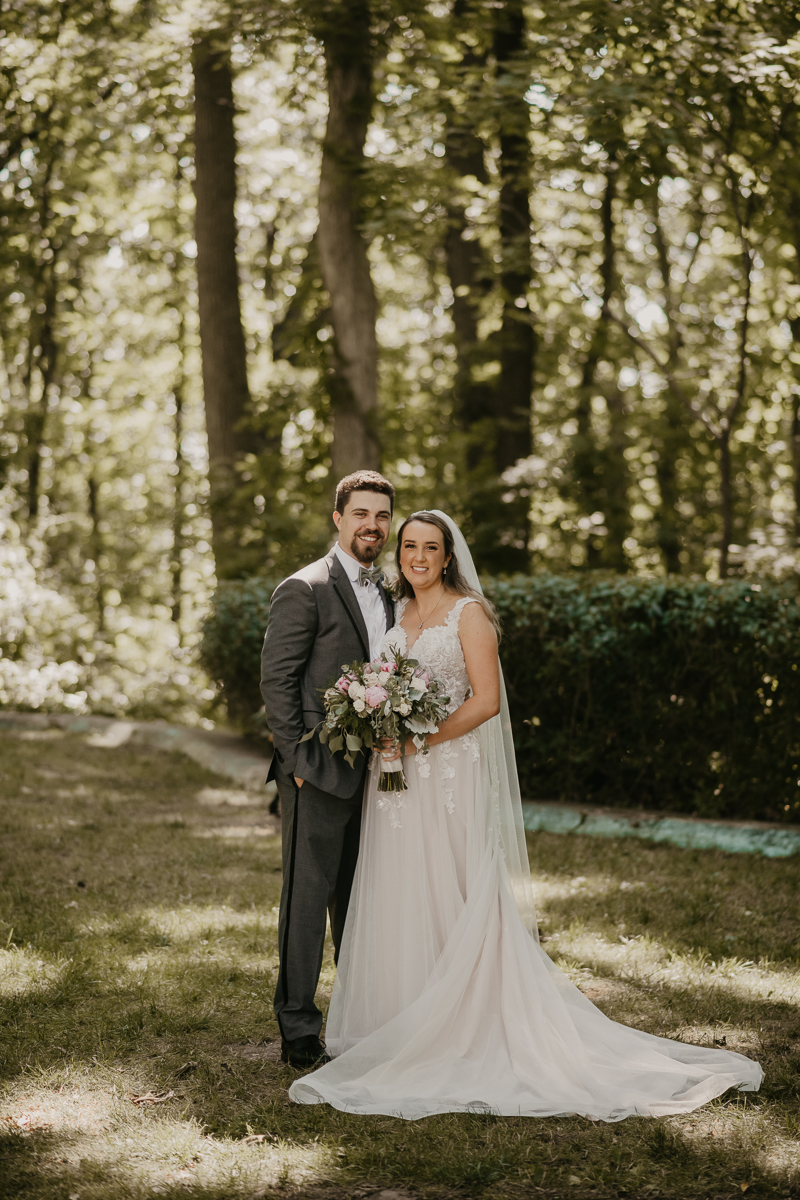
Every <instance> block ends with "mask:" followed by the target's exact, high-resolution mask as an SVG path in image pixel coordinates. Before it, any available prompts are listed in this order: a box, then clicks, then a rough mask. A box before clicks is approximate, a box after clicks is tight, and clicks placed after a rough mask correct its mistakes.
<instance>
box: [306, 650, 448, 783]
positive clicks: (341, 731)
mask: <svg viewBox="0 0 800 1200" xmlns="http://www.w3.org/2000/svg"><path fill="white" fill-rule="evenodd" d="M449 699H450V697H449V696H445V695H444V694H443V685H442V683H441V682H440V681H439V680H438V679H432V678H431V676H430V674H429V672H428V671H425V670H423V669H422V668H421V667H420V664H419V663H418V662H417V660H416V659H414V658H404V657H403V656H402V655H399V654H398V655H395V656H394V657H393V658H389V657H387V655H386V654H382V655H381V657H380V658H378V659H375V660H374V661H373V662H364V663H353V664H352V665H351V666H349V667H348V666H343V667H342V674H341V676H340V678H339V679H337V680H336V683H334V684H333V685H332V686H331V687H329V688H327V689H326V691H325V693H324V695H323V702H324V705H325V714H326V715H325V720H324V721H323V722H322V725H321V727H319V726H318V728H319V740H320V741H321V742H322V743H323V745H327V746H328V749H329V750H330V751H331V752H332V753H336V752H337V751H339V750H344V752H345V754H344V756H345V758H346V760H347V761H348V762H349V763H350V766H351V767H352V766H355V756H356V754H358V753H359V751H360V750H362V749H364V750H372V749H373V748H375V747H379V746H380V743H381V740H382V739H384V738H390V739H391V741H392V743H393V744H394V746H395V747H401V746H402V747H403V748H405V743H406V739H407V738H408V737H409V736H410V737H411V738H412V740H413V742H414V745H415V746H416V747H417V749H418V750H424V749H425V748H426V747H427V744H428V741H427V734H429V733H436V731H437V729H438V728H439V725H440V724H441V722H442V721H443V720H444V719H445V718H446V717H447V704H448V702H449ZM315 732H316V731H315V730H311V731H310V732H309V733H307V734H306V737H305V738H303V739H302V740H303V741H305V740H306V738H310V737H312V736H313V734H314V733H315ZM381 767H382V769H381V774H380V779H379V780H378V791H380V792H404V791H405V790H406V788H407V784H406V780H405V775H404V774H403V764H402V762H401V761H400V760H395V761H394V762H382V764H381Z"/></svg>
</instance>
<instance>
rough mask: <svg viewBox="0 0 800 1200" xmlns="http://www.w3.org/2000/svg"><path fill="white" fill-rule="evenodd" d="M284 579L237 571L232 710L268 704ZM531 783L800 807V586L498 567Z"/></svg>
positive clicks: (568, 790) (661, 804) (718, 812)
mask: <svg viewBox="0 0 800 1200" xmlns="http://www.w3.org/2000/svg"><path fill="white" fill-rule="evenodd" d="M274 587H275V582H274V581H269V580H266V579H251V580H246V581H243V582H232V583H225V584H223V585H221V586H220V588H219V589H218V591H217V594H216V596H215V598H214V605H213V609H212V613H211V615H210V617H209V618H208V620H207V621H206V624H205V628H204V632H203V642H202V659H203V663H204V665H205V667H206V669H207V671H208V672H209V674H210V675H211V676H212V678H213V679H214V680H215V681H216V682H217V683H218V685H219V686H220V688H221V690H222V694H223V696H224V698H225V699H226V701H227V703H228V709H229V712H230V713H231V715H232V716H233V717H234V718H235V719H238V720H242V719H245V718H247V719H252V716H253V714H254V713H255V712H256V709H257V708H258V706H259V704H260V700H259V694H258V680H259V677H260V653H261V644H262V641H263V637H264V632H265V630H266V627H267V621H268V619H269V601H270V597H271V595H272V591H273V590H274ZM486 590H487V594H488V595H489V596H490V597H491V599H492V600H493V602H494V603H495V604H496V605H497V608H498V610H499V612H500V617H501V620H502V623H503V630H504V633H503V640H502V643H501V647H500V650H501V658H502V661H503V670H504V673H505V678H506V684H507V687H508V693H509V701H510V704H511V713H512V720H513V722H514V729H515V742H516V747H517V762H518V766H519V772H520V781H521V785H522V793H523V796H525V797H527V798H528V799H565V800H573V801H580V802H587V803H588V802H591V803H595V804H598V803H601V804H610V805H619V806H624V807H642V808H649V809H657V810H668V811H674V812H682V813H696V814H700V815H702V816H718V817H741V818H751V819H753V818H756V819H760V820H792V821H796V820H798V818H800V802H799V801H798V779H799V778H800V669H799V668H800V604H798V600H797V590H796V588H795V587H793V586H790V585H788V584H777V583H772V584H766V583H765V584H764V585H758V584H755V585H754V584H750V583H746V582H744V581H742V580H729V581H727V582H725V583H719V584H712V583H707V582H705V581H699V582H698V581H694V580H693V581H689V580H677V579H670V580H666V581H665V580H655V579H650V580H644V579H631V578H619V577H617V576H613V575H595V576H587V575H573V576H557V575H549V574H542V575H536V576H533V577H529V576H515V577H513V578H511V579H509V580H497V579H489V580H486Z"/></svg>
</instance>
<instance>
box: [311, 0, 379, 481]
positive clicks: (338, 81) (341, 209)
mask: <svg viewBox="0 0 800 1200" xmlns="http://www.w3.org/2000/svg"><path fill="white" fill-rule="evenodd" d="M314 14H315V15H314V28H315V32H316V34H317V37H318V38H319V39H320V41H321V42H322V44H323V46H324V49H325V67H326V80H327V91H328V120H327V125H326V129H325V137H324V140H323V144H322V164H321V168H320V181H319V226H318V229H317V238H316V241H317V247H318V250H319V258H320V264H321V268H322V276H323V279H324V281H325V286H326V288H327V290H328V293H329V295H330V318H331V325H332V326H333V332H334V339H335V343H334V358H333V364H332V366H331V368H330V375H329V380H328V387H329V391H330V394H331V400H332V408H333V445H332V447H331V459H332V469H333V474H334V475H335V476H336V477H337V478H338V477H340V476H342V475H344V474H348V473H349V472H350V471H355V470H358V469H359V468H376V467H377V466H378V463H379V456H380V450H379V440H378V436H377V431H376V427H375V410H376V407H377V403H378V341H377V336H376V331H375V321H376V317H377V302H376V298H375V289H374V287H373V283H372V276H371V273H370V264H369V258H368V255H367V240H366V238H365V237H364V234H363V233H362V229H361V226H362V222H363V209H362V199H363V188H364V165H365V159H364V143H365V141H366V136H367V127H368V125H369V121H370V117H371V114H372V104H373V82H372V72H373V66H372V60H373V47H372V30H371V12H370V5H369V3H368V0H331V2H329V3H327V4H325V5H320V6H319V7H318V8H315V10H314Z"/></svg>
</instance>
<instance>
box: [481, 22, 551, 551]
mask: <svg viewBox="0 0 800 1200" xmlns="http://www.w3.org/2000/svg"><path fill="white" fill-rule="evenodd" d="M525 32H526V27H525V12H524V4H523V0H504V2H502V3H498V4H496V5H495V6H494V26H493V31H492V49H493V53H494V56H495V60H496V73H497V84H498V88H499V90H500V91H501V92H502V93H503V97H502V103H501V104H500V105H499V141H500V212H499V219H498V231H499V234H500V246H501V264H500V280H499V282H500V295H501V299H502V318H501V327H500V330H499V331H498V332H497V333H496V334H494V335H493V337H492V339H491V343H492V350H493V352H494V353H493V357H496V358H497V359H498V360H499V364H500V371H499V374H498V376H497V380H496V383H495V386H494V387H493V388H491V389H487V390H486V392H485V393H483V394H481V393H480V392H478V391H477V389H476V392H475V400H476V401H477V402H478V403H479V404H480V409H481V413H482V417H483V419H482V421H480V422H478V421H476V422H473V433H474V434H478V435H480V434H483V436H482V437H477V438H476V437H475V436H473V438H472V442H473V446H472V466H473V470H472V472H471V475H472V478H473V485H472V487H471V490H470V507H471V510H472V520H471V524H472V539H473V545H474V552H475V557H476V561H477V562H478V565H479V567H480V568H481V569H483V570H488V571H493V572H499V573H504V572H510V571H525V570H527V569H528V566H529V563H530V556H529V552H528V542H529V537H530V524H529V509H530V503H529V499H528V492H527V489H526V488H524V487H521V488H520V487H516V488H515V487H513V486H509V485H508V484H506V483H504V482H503V480H502V478H501V477H502V475H503V473H504V472H505V471H507V470H508V468H509V467H513V466H514V464H515V463H516V462H518V461H519V460H520V459H522V458H527V457H528V456H529V455H530V453H531V387H532V379H533V363H534V355H535V349H536V344H535V337H534V330H533V318H532V314H531V312H530V310H529V308H528V288H529V287H530V282H531V244H530V225H531V219H530V186H531V147H530V111H529V109H528V105H527V104H526V102H525V99H524V95H523V93H524V90H525V84H524V81H523V79H522V77H521V75H519V73H518V72H517V70H516V67H517V60H518V59H519V58H520V57H521V56H523V55H524V54H525V52H526V49H527V47H526V39H525ZM487 393H488V394H487ZM484 396H485V399H484Z"/></svg>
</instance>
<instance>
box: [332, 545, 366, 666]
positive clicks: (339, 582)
mask: <svg viewBox="0 0 800 1200" xmlns="http://www.w3.org/2000/svg"><path fill="white" fill-rule="evenodd" d="M331 557H332V559H333V561H332V563H331V580H332V581H333V586H334V588H335V589H336V593H337V595H338V596H339V599H340V600H341V601H342V603H343V604H344V606H345V608H346V609H347V612H348V615H349V617H350V620H351V621H352V622H353V624H354V625H355V627H356V631H357V632H358V636H359V637H360V638H361V644H362V646H363V647H364V656H365V658H369V634H368V633H367V626H366V624H365V622H364V617H363V616H362V613H361V606H360V604H359V603H358V600H356V594H355V592H354V591H353V585H352V583H351V582H350V580H349V579H348V577H347V572H346V571H345V569H344V567H343V566H342V564H341V563H340V562H339V559H338V557H337V555H336V551H335V550H332V551H331Z"/></svg>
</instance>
